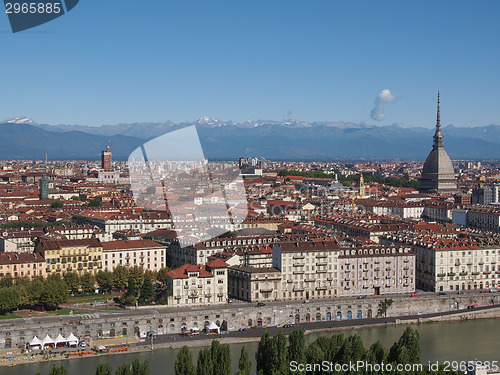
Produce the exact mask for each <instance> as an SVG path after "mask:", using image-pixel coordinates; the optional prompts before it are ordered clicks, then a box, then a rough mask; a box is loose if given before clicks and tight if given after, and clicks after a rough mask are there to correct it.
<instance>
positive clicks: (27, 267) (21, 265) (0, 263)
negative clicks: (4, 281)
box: [0, 253, 45, 279]
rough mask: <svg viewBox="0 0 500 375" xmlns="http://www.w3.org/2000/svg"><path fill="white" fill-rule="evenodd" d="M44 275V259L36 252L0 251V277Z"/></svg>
mask: <svg viewBox="0 0 500 375" xmlns="http://www.w3.org/2000/svg"><path fill="white" fill-rule="evenodd" d="M6 275H10V276H12V278H17V277H28V278H30V279H32V278H34V277H38V276H42V277H44V276H45V259H43V257H42V256H41V255H40V254H36V253H0V277H3V276H6Z"/></svg>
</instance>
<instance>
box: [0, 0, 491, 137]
mask: <svg viewBox="0 0 500 375" xmlns="http://www.w3.org/2000/svg"><path fill="white" fill-rule="evenodd" d="M422 4H423V5H422ZM136 5H137V4H136V3H135V2H132V1H130V0H126V1H121V2H120V5H119V6H120V9H119V10H120V17H116V16H114V12H115V11H116V4H115V3H114V2H113V3H112V2H85V3H81V4H79V6H78V7H77V8H75V10H74V11H72V12H70V13H68V14H67V15H66V16H65V17H61V18H59V19H57V20H54V21H52V22H50V23H48V24H45V25H42V26H40V27H37V28H35V29H32V30H29V31H26V32H21V33H17V34H15V35H14V34H12V33H11V32H10V30H9V26H8V20H7V16H6V15H4V16H3V17H0V30H1V32H0V39H1V40H2V44H3V46H4V50H5V51H8V55H7V56H10V58H8V59H4V60H3V61H2V62H1V63H0V64H1V65H0V66H1V67H2V68H3V70H4V71H8V72H9V74H8V75H6V77H5V80H4V81H3V85H2V88H3V90H2V93H1V94H0V101H1V103H2V105H1V106H0V118H1V119H7V118H12V117H16V116H21V115H26V116H28V117H31V118H33V119H34V121H37V122H39V123H49V124H82V125H92V126H96V125H102V124H117V123H133V122H149V121H157V122H163V121H167V120H172V121H174V122H182V121H187V120H192V119H197V118H200V117H202V116H204V115H207V116H209V117H213V118H218V119H221V120H223V121H229V120H232V121H236V122H243V121H246V120H257V119H269V120H276V121H279V120H282V119H297V120H301V121H311V122H312V121H345V122H354V123H367V124H377V125H390V124H393V123H395V124H398V125H400V126H403V127H413V126H422V127H426V128H432V127H433V126H434V113H433V111H432V110H430V108H433V107H434V105H435V94H436V92H437V90H438V88H439V89H441V92H442V108H443V118H442V122H443V126H447V125H448V124H453V125H455V126H482V125H489V124H499V123H500V119H499V117H498V114H497V112H496V110H495V108H496V103H498V101H499V99H500V91H499V90H498V87H499V85H498V83H499V79H500V75H499V72H498V61H499V57H500V53H499V52H498V50H497V49H495V48H493V47H492V46H494V45H496V44H497V39H498V37H497V36H498V35H499V33H498V31H500V30H499V27H500V26H499V25H498V23H497V22H496V20H495V16H494V15H496V14H498V8H499V5H498V4H497V3H496V2H493V1H489V2H484V3H482V4H481V5H482V7H481V8H479V7H473V6H471V5H470V4H469V3H467V2H453V3H451V2H440V3H437V4H436V3H431V2H424V3H419V4H400V3H397V2H388V3H385V6H383V7H381V6H380V5H378V4H372V3H370V2H366V1H358V2H356V3H349V4H342V3H337V2H323V1H320V2H315V3H314V4H310V3H307V4H306V3H301V2H297V1H292V2H289V1H287V2H284V1H276V2H273V3H272V4H268V3H264V2H253V3H252V4H234V3H230V2H223V3H217V4H207V3H204V2H199V1H196V2H192V3H190V4H178V3H176V4H173V3H168V2H164V3H159V4H154V7H155V11H154V12H151V7H144V9H138V7H137V6H136ZM89 20H92V22H91V23H90V22H89ZM89 24H91V25H92V26H91V27H89ZM229 31H230V32H229ZM14 61H15V63H13V62H14ZM35 67H36V68H35ZM385 90H388V91H385ZM378 106H382V107H381V108H382V109H383V112H382V113H383V115H381V112H380V110H377V108H378ZM379 109H380V108H379Z"/></svg>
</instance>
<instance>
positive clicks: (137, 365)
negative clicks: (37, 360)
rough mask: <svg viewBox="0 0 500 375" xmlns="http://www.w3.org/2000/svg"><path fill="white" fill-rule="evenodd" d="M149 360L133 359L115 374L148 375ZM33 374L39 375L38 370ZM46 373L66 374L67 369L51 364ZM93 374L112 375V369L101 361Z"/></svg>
mask: <svg viewBox="0 0 500 375" xmlns="http://www.w3.org/2000/svg"><path fill="white" fill-rule="evenodd" d="M150 374H151V373H150V371H149V361H148V360H145V361H144V362H141V361H139V360H138V359H135V360H134V361H133V362H132V363H124V364H123V365H121V366H119V367H118V368H117V369H116V372H115V375H150ZM35 375H41V373H40V371H38V372H37V373H35ZM48 375H68V370H67V369H66V367H64V366H63V365H61V366H57V365H53V366H52V369H51V370H50V372H49V374H48ZM95 375H113V369H112V367H111V366H110V364H109V363H101V364H100V365H98V366H97V369H96V371H95Z"/></svg>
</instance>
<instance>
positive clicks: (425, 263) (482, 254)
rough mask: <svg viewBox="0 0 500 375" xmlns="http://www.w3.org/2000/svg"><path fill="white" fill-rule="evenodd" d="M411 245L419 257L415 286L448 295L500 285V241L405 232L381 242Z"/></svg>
mask: <svg viewBox="0 0 500 375" xmlns="http://www.w3.org/2000/svg"><path fill="white" fill-rule="evenodd" d="M381 242H383V243H387V244H389V243H390V244H401V245H408V246H410V247H411V249H412V251H414V252H415V253H416V254H417V258H416V280H417V283H416V286H417V288H419V289H424V290H430V291H436V292H440V291H441V292H446V291H460V290H475V289H488V288H495V287H497V286H499V280H498V278H500V265H499V264H500V241H496V243H489V244H481V243H480V242H478V240H476V239H474V238H459V237H447V238H446V237H438V236H434V235H429V234H418V233H402V234H393V235H388V236H385V237H384V238H383V240H381Z"/></svg>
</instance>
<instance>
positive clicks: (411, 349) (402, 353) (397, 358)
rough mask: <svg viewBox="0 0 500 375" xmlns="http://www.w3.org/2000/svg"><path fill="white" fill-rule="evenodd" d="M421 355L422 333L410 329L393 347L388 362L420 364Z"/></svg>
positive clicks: (407, 329)
mask: <svg viewBox="0 0 500 375" xmlns="http://www.w3.org/2000/svg"><path fill="white" fill-rule="evenodd" d="M420 353H421V348H420V333H419V332H418V331H417V330H416V329H412V328H411V327H408V328H406V330H405V331H404V333H403V335H402V336H401V337H400V339H399V340H398V341H397V342H396V343H394V345H393V346H392V347H391V350H390V351H389V356H388V360H389V361H390V362H394V363H420Z"/></svg>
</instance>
